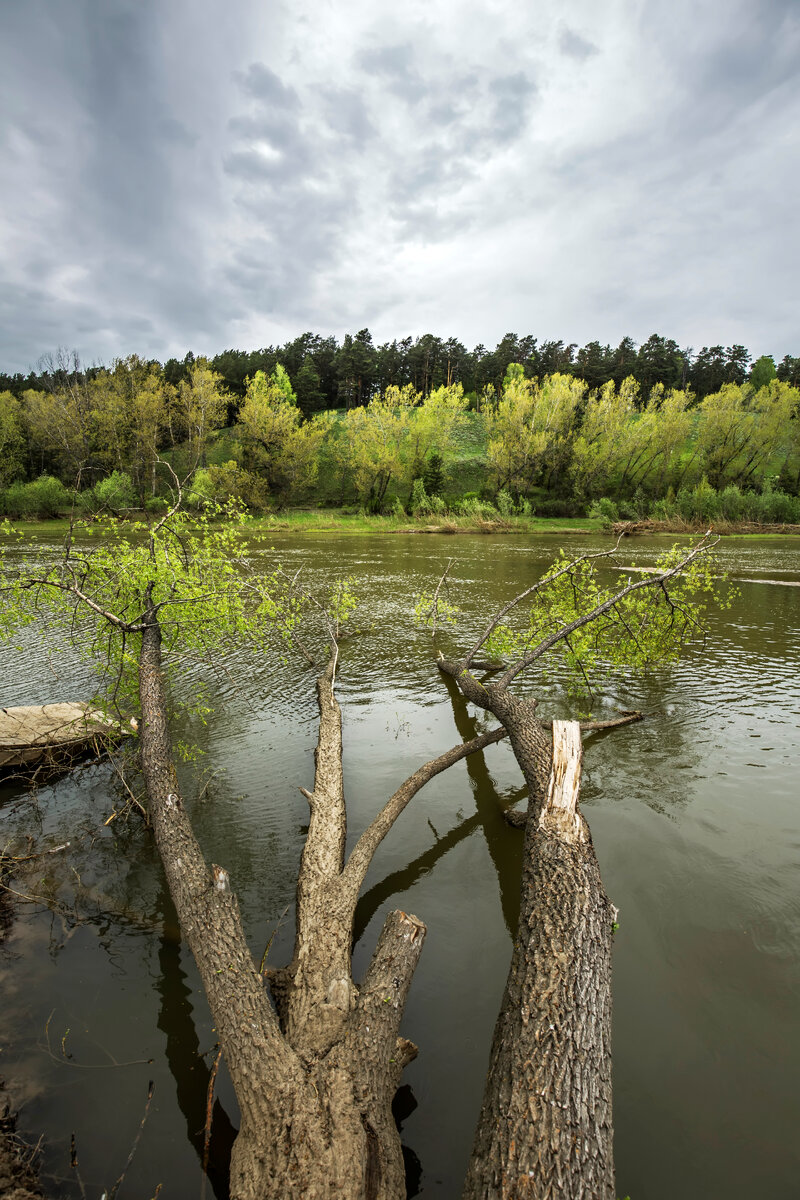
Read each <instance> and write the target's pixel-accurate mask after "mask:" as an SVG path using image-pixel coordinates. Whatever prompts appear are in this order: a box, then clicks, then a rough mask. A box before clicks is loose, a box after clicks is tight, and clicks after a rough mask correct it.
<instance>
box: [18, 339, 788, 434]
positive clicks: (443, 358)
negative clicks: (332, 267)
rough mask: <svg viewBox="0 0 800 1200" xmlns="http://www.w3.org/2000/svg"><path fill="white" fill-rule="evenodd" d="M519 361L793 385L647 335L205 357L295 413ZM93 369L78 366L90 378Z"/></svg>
mask: <svg viewBox="0 0 800 1200" xmlns="http://www.w3.org/2000/svg"><path fill="white" fill-rule="evenodd" d="M195 361H196V360H195V356H194V354H192V352H191V351H190V352H189V353H188V354H187V355H186V356H185V358H184V359H182V360H181V359H176V358H171V359H168V360H167V361H166V362H165V363H164V364H163V368H162V364H160V363H157V362H156V361H155V360H153V361H152V362H151V363H150V364H149V365H151V366H152V367H158V368H161V369H162V370H163V378H164V380H165V382H166V383H168V384H171V385H172V386H175V387H177V386H179V385H180V384H181V383H182V382H186V381H187V379H188V378H189V371H190V369H191V367H192V365H193V364H194V362H195ZM512 362H514V363H521V364H522V366H523V368H524V371H525V374H526V376H527V377H529V378H534V377H538V378H543V377H544V376H546V375H553V374H555V373H558V372H560V373H562V374H569V375H573V376H574V377H576V378H577V379H581V380H583V381H584V382H585V383H586V384H587V385H588V386H589V387H590V388H598V387H602V386H603V385H604V384H606V383H608V382H613V383H615V384H617V385H619V384H620V383H622V381H623V380H624V379H626V378H629V377H633V378H634V379H635V380H636V382H637V383H638V384H639V385H640V387H641V389H642V393H643V394H645V395H646V394H647V392H648V391H649V389H650V388H652V387H653V386H655V385H656V384H662V385H663V386H664V387H666V388H682V389H688V390H690V391H691V392H692V393H693V394H694V396H695V397H696V398H697V400H702V399H704V398H705V397H706V396H708V395H711V394H712V393H714V392H717V391H719V389H720V388H721V387H722V386H723V385H724V384H726V383H735V384H742V383H744V382H745V381H746V380H750V381H751V382H753V383H754V384H755V385H756V386H757V387H758V386H761V385H762V384H764V383H768V382H769V380H770V379H771V378H774V377H775V376H776V375H777V378H778V379H779V380H781V381H782V382H785V383H790V384H792V385H793V386H798V385H799V384H800V357H793V356H792V355H789V354H787V355H785V356H784V358H783V359H782V360H781V362H780V363H778V364H777V365H776V364H775V362H774V360H773V359H772V358H771V357H770V356H762V357H761V358H759V359H758V360H756V361H755V362H753V361H752V357H751V355H750V353H749V351H748V350H747V348H746V347H745V346H742V345H733V346H727V347H725V346H703V347H702V349H700V350H699V351H697V352H695V351H693V350H692V349H691V348H681V347H680V346H679V345H678V343H677V342H676V341H674V340H673V339H672V338H665V337H662V336H660V335H659V334H653V335H652V336H651V337H649V338H648V339H647V341H645V342H643V343H642V344H641V345H640V346H637V344H636V343H635V342H634V341H633V339H632V338H629V337H625V338H623V339H622V341H621V342H620V343H619V345H618V346H616V347H611V346H603V345H601V344H600V342H589V343H587V345H585V346H582V347H578V345H577V344H576V343H568V344H567V343H564V342H563V341H544V342H539V341H538V339H537V338H535V337H533V336H532V335H526V336H524V337H519V336H517V334H515V333H507V334H506V335H505V337H504V338H502V339H501V341H500V342H498V344H497V346H496V347H495V348H494V350H488V349H487V348H486V347H485V346H483V345H478V346H476V347H475V348H474V349H473V350H467V348H466V347H465V346H464V344H463V343H462V342H460V341H459V340H458V339H457V338H440V337H436V336H435V335H434V334H430V333H427V334H424V335H423V336H422V337H418V338H416V339H414V338H411V337H407V338H403V339H401V340H399V341H398V340H395V341H392V342H384V343H383V344H381V345H378V346H376V345H375V344H374V342H373V339H372V335H371V334H370V331H369V329H361V330H359V332H358V333H356V334H354V335H351V334H346V335H345V336H344V338H343V340H342V342H341V343H339V342H338V341H337V339H336V338H335V337H322V336H320V335H319V334H315V333H304V334H301V336H300V337H297V338H295V339H294V340H293V341H290V342H286V343H285V345H283V346H266V347H264V348H262V349H259V350H252V351H246V350H234V349H231V350H224V351H222V352H221V353H220V354H217V355H215V356H214V357H213V358H211V359H209V360H208V363H209V366H210V367H211V369H212V370H213V371H214V372H216V373H217V374H218V375H220V376H221V378H222V381H223V383H224V385H225V387H226V389H227V390H228V391H229V392H230V394H231V396H232V397H233V398H235V399H241V398H243V397H244V394H245V390H246V381H247V379H249V378H252V377H253V376H254V375H255V373H256V372H257V371H263V372H264V373H265V374H267V375H269V374H271V373H272V371H273V370H274V369H275V367H276V366H277V365H278V364H280V365H281V366H283V367H284V368H285V369H286V371H287V372H288V374H289V377H290V379H291V381H292V385H293V388H294V391H295V394H296V396H297V400H298V404H299V406H300V409H301V411H302V412H303V414H304V415H305V416H310V415H311V414H313V413H316V412H321V411H323V410H325V409H331V408H353V407H356V406H358V405H362V404H366V403H367V402H368V401H369V400H370V399H371V398H372V397H373V396H375V395H380V394H382V393H384V392H385V391H386V389H387V388H388V387H391V386H395V387H400V388H402V387H404V386H406V385H407V384H410V385H411V386H413V387H414V388H415V390H416V391H418V392H419V393H421V394H422V395H423V396H427V395H428V394H429V393H430V392H431V391H433V390H435V389H436V388H438V387H442V386H445V387H447V386H450V385H451V384H455V383H460V384H461V385H462V386H463V388H464V391H465V393H467V394H468V395H475V396H476V397H481V396H483V395H485V394H486V393H487V392H494V393H495V395H499V393H500V390H501V388H502V383H503V379H504V378H505V374H506V371H507V369H508V366H509V363H512ZM39 366H40V369H39V371H38V372H31V373H29V374H28V375H23V374H21V373H17V374H13V375H9V374H0V392H3V391H8V392H12V393H13V394H14V395H15V396H18V397H19V396H21V395H22V394H23V392H25V391H26V390H30V389H33V390H37V389H39V390H41V389H46V388H48V387H50V386H52V385H53V383H54V382H60V381H59V379H58V367H57V364H54V363H53V362H52V361H51V362H46V361H42V362H41V363H40V364H39ZM99 370H100V368H97V367H88V368H85V374H86V376H87V378H89V379H91V377H92V376H93V374H94V373H96V372H97V371H99Z"/></svg>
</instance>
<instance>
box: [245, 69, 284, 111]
mask: <svg viewBox="0 0 800 1200" xmlns="http://www.w3.org/2000/svg"><path fill="white" fill-rule="evenodd" d="M236 77H237V79H238V80H239V82H240V83H241V86H242V89H243V90H244V91H245V92H247V93H248V94H249V95H250V96H254V97H255V99H256V100H263V101H265V102H266V103H267V104H270V105H273V106H274V107H276V108H297V107H298V105H299V100H298V97H297V92H296V91H295V90H294V88H292V87H287V86H286V84H284V83H282V82H281V80H280V79H279V78H278V76H277V75H276V74H275V72H274V71H271V70H270V69H269V67H268V66H266V64H265V63H263V62H254V63H250V65H249V66H248V67H247V69H246V70H245V71H240V72H237V76H236Z"/></svg>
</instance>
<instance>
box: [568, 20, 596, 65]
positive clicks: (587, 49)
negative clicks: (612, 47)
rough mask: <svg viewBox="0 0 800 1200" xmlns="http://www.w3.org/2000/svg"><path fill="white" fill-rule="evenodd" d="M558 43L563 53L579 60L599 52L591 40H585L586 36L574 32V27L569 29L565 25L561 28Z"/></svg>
mask: <svg viewBox="0 0 800 1200" xmlns="http://www.w3.org/2000/svg"><path fill="white" fill-rule="evenodd" d="M558 45H559V49H560V50H561V52H562V53H563V54H566V55H568V56H569V57H570V58H577V59H578V60H579V61H581V62H582V61H584V60H585V59H587V58H591V57H592V55H593V54H597V53H599V51H598V49H597V46H595V45H594V43H593V42H590V41H587V39H586V38H584V37H581V35H580V34H579V33H576V32H575V30H574V29H569V28H568V27H566V26H565V27H564V28H563V29H562V30H561V33H560V35H559V39H558Z"/></svg>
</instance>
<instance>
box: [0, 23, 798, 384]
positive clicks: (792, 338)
mask: <svg viewBox="0 0 800 1200" xmlns="http://www.w3.org/2000/svg"><path fill="white" fill-rule="evenodd" d="M0 114H2V116H0V142H1V145H0V171H2V175H3V181H2V186H0V247H2V252H1V253H0V371H2V370H4V371H16V370H20V371H25V372H27V371H28V370H29V369H31V368H32V367H35V365H36V363H37V361H38V359H39V357H40V356H41V355H42V354H44V353H46V352H48V351H50V352H52V351H54V350H55V349H56V348H57V347H58V346H66V347H69V348H74V349H77V350H78V351H79V353H80V355H81V357H82V358H83V359H84V361H86V362H106V363H108V362H110V361H111V360H112V359H113V358H114V357H117V356H125V355H127V354H130V353H138V354H140V355H143V356H145V357H154V358H159V359H161V360H162V361H163V360H164V359H165V358H167V357H170V356H173V355H175V356H177V357H180V358H182V357H183V356H184V354H185V353H186V351H187V350H190V349H191V350H192V351H194V353H195V354H208V355H211V354H214V353H216V352H218V351H220V350H222V349H225V348H228V347H237V348H241V349H254V348H256V347H261V346H267V345H271V344H277V343H280V342H284V341H286V340H288V339H289V338H293V337H295V336H297V335H298V334H300V333H302V332H304V331H305V330H312V331H314V332H316V333H321V334H323V335H328V334H331V333H332V334H335V335H336V336H337V337H339V338H341V336H342V335H343V334H344V333H345V332H348V331H350V332H356V331H357V330H359V329H361V328H363V327H364V326H368V327H369V328H370V329H371V331H372V334H373V337H374V338H375V340H376V342H382V341H387V340H392V339H393V338H402V337H405V336H408V335H411V336H413V337H416V336H419V335H421V334H423V333H428V332H430V333H435V334H438V335H440V336H442V337H451V336H452V337H457V338H459V339H460V340H461V341H463V342H464V343H465V344H466V345H467V346H468V347H470V348H471V347H472V346H474V345H476V344H477V343H479V342H481V343H484V344H486V345H487V346H489V347H492V346H494V344H495V343H496V342H497V341H498V340H499V339H500V338H501V337H502V336H503V335H504V334H505V333H506V332H508V331H514V332H516V333H518V334H520V335H522V334H528V333H530V334H533V335H534V336H536V337H538V338H539V339H540V340H545V339H548V338H563V339H564V340H565V341H568V342H569V341H574V342H577V343H578V344H584V343H585V342H587V341H590V340H594V339H597V340H599V341H601V342H603V343H606V342H608V343H611V344H614V345H615V344H617V343H618V342H619V341H620V340H621V339H622V337H623V336H626V335H630V336H632V337H633V338H634V339H635V340H636V341H637V342H642V341H644V340H645V339H646V338H647V337H648V336H649V335H650V334H651V333H654V332H658V333H660V334H663V335H664V336H666V337H673V338H675V339H676V341H678V342H679V343H680V344H681V346H690V347H693V348H694V349H695V350H697V349H699V348H700V346H701V345H704V344H708V345H712V344H715V343H722V344H724V345H730V344H733V343H735V342H741V343H743V344H744V345H746V346H747V347H748V348H749V349H750V350H751V352H752V353H753V354H754V355H756V356H757V355H759V354H765V353H771V354H774V355H775V356H776V358H778V359H779V358H781V357H782V356H783V355H784V354H787V353H789V354H793V355H798V354H800V321H799V319H798V305H797V303H796V294H797V280H798V277H799V273H798V268H799V267H800V261H799V260H800V252H799V251H800V237H799V236H798V218H797V213H798V199H797V198H798V193H799V192H800V3H799V2H798V0H705V2H704V3H702V4H698V3H697V0H670V3H669V4H667V3H665V2H664V0H599V2H598V0H586V2H584V0H559V2H556V0H536V2H535V3H531V4H520V3H519V2H515V3H511V0H484V2H483V3H479V4H476V3H472V2H471V0H458V2H456V0H426V2H425V3H419V2H418V0H405V3H403V4H397V3H392V4H388V3H383V2H382V0H368V2H367V0H344V2H341V0H340V2H339V3H334V2H333V0H291V2H289V3H277V2H275V0H225V2H223V0H169V3H164V0H3V3H2V5H0Z"/></svg>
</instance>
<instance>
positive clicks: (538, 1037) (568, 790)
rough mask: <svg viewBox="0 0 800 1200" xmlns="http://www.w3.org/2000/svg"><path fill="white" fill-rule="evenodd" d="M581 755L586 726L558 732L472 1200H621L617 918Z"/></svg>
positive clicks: (526, 879)
mask: <svg viewBox="0 0 800 1200" xmlns="http://www.w3.org/2000/svg"><path fill="white" fill-rule="evenodd" d="M581 754H582V747H581V735H580V725H579V724H578V723H577V722H566V721H555V722H553V767H552V772H551V775H550V780H549V786H548V791H547V796H546V799H545V802H544V804H543V805H542V806H541V808H540V809H539V811H538V814H537V813H536V812H535V811H534V812H532V813H531V816H530V817H529V820H528V823H527V827H526V834H525V858H524V867H523V877H522V905H521V911H520V921H519V929H518V933H517V939H516V942H515V944H514V953H513V957H512V960H511V968H510V970H509V975H508V981H507V983H506V990H505V994H504V996H503V1003H502V1007H501V1010H500V1016H499V1018H498V1021H497V1025H496V1028H495V1033H494V1041H493V1044H492V1051H491V1058H490V1066H489V1075H488V1079H487V1083H486V1091H485V1094H484V1099H483V1107H482V1110H481V1115H480V1120H479V1122H478V1128H477V1132H476V1135H475V1142H474V1147H473V1152H472V1159H471V1161H470V1166H469V1171H468V1174H467V1180H466V1184H465V1187H464V1193H463V1195H464V1200H495V1198H498V1200H499V1198H501V1197H502V1200H523V1198H524V1200H614V1195H615V1191H614V1162H613V1145H612V1136H613V1126H612V1110H611V940H612V936H613V923H614V917H615V913H614V910H613V908H612V906H611V904H610V903H609V901H608V898H607V897H606V894H605V891H604V890H603V885H602V882H601V879H600V872H599V869H598V865H597V859H596V857H595V853H594V849H593V847H592V840H591V836H590V834H589V829H588V827H587V825H586V822H585V821H584V820H583V817H582V816H581V815H580V813H579V812H578V809H577V802H578V792H579V787H580V771H581Z"/></svg>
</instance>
